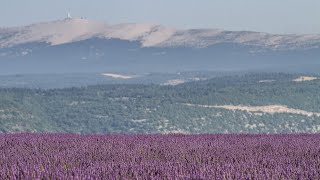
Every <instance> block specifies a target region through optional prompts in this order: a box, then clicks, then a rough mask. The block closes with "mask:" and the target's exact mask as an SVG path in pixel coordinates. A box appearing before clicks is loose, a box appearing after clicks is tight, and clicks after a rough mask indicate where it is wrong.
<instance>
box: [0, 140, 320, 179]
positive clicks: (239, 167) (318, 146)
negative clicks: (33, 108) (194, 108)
mask: <svg viewBox="0 0 320 180" xmlns="http://www.w3.org/2000/svg"><path fill="white" fill-rule="evenodd" d="M0 150H1V158H0V179H27V180H28V179H319V178H320V135H86V136H82V135H68V134H51V135H50V134H3V135H0Z"/></svg>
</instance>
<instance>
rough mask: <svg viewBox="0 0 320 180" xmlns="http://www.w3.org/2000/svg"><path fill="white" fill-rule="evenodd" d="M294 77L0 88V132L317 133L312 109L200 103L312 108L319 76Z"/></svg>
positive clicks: (317, 100) (317, 108) (318, 122)
mask: <svg viewBox="0 0 320 180" xmlns="http://www.w3.org/2000/svg"><path fill="white" fill-rule="evenodd" d="M299 76H300V75H294V74H279V73H273V74H246V75H237V76H236V75H235V76H224V77H216V78H213V79H210V80H205V81H197V82H189V83H184V84H180V85H177V86H161V85H155V84H153V85H139V84H135V85H133V84H127V85H119V84H118V85H116V84H113V85H95V86H88V87H82V88H67V89H49V90H42V89H22V88H2V89H0V131H1V132H25V131H27V132H67V133H83V134H85V133H128V134H130V133H175V132H180V133H288V132H305V133H316V132H320V116H316V115H304V114H301V113H300V114H299V113H265V112H249V111H243V110H229V109H224V108H210V107H209V106H204V105H210V106H224V105H234V106H240V105H241V106H268V105H281V106H287V107H288V108H291V109H296V110H301V111H306V112H317V113H320V93H319V90H320V80H319V79H317V80H312V81H301V82H296V81H293V79H296V78H298V77H299ZM188 104H193V105H194V106H190V105H188ZM197 105H199V106H197ZM200 105H202V106H200Z"/></svg>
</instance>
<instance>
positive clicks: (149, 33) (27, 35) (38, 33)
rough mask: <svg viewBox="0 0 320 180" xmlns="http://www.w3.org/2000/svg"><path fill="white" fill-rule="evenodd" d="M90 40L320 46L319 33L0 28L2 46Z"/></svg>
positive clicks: (66, 25)
mask: <svg viewBox="0 0 320 180" xmlns="http://www.w3.org/2000/svg"><path fill="white" fill-rule="evenodd" d="M90 38H105V39H120V40H127V41H138V42H140V43H141V46H142V47H192V48H206V47H208V46H212V45H216V44H220V43H238V44H244V45H252V46H257V47H259V48H267V49H272V50H283V49H284V50H290V49H293V50H295V49H314V48H319V47H320V35H317V34H301V35H298V34H283V35H281V34H270V33H264V32H254V31H227V30H223V29H187V30H183V29H175V28H171V27H166V26H162V25H158V24H148V23H123V24H115V25H111V24H108V23H104V22H98V21H92V20H87V19H82V18H66V19H63V20H56V21H49V22H42V23H34V24H31V25H27V26H21V27H10V28H0V47H1V48H6V47H12V46H16V45H19V44H24V43H33V42H46V43H49V44H50V45H61V44H66V43H71V42H77V41H81V40H86V39H90Z"/></svg>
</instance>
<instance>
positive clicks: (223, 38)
mask: <svg viewBox="0 0 320 180" xmlns="http://www.w3.org/2000/svg"><path fill="white" fill-rule="evenodd" d="M0 47H1V48H0V74H31V73H32V74H39V73H45V74H48V73H49V74H50V73H84V72H94V73H102V72H110V73H121V72H124V73H126V72H130V73H131V72H133V73H150V72H161V73H167V72H178V71H179V72H181V71H203V70H207V71H208V70H209V71H262V70H263V71H267V72H270V71H277V72H319V70H320V62H319V59H318V57H319V56H320V35H273V34H267V33H259V32H243V31H239V32H233V31H224V30H219V29H193V30H177V29H174V28H168V27H164V26H161V25H152V24H135V23H129V24H118V25H109V24H107V23H100V22H95V21H89V20H86V19H79V18H73V19H71V18H69V19H64V20H58V21H53V22H46V23H39V24H33V25H29V26H25V27H13V28H2V29H0Z"/></svg>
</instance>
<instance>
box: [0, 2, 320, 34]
mask: <svg viewBox="0 0 320 180" xmlns="http://www.w3.org/2000/svg"><path fill="white" fill-rule="evenodd" d="M0 2H1V6H0V26H1V27H8V26H20V25H26V24H30V23H36V22H42V21H49V20H56V19H62V18H64V17H66V16H67V12H66V11H70V12H71V15H73V16H77V17H85V18H88V19H93V20H99V21H104V22H108V23H113V24H114V23H125V22H138V23H156V24H163V25H166V26H171V27H176V28H183V29H187V28H223V29H227V30H251V31H259V32H269V33H281V34H282V33H299V34H309V33H313V34H320V21H319V18H320V11H319V9H320V1H319V0H303V1H302V0H281V1H279V0H268V1H257V0H242V1H239V0H200V1H196V0H173V1H172V0H134V1H131V0H107V1H102V0H91V1H87V0H68V1H66V0H55V1H52V0H28V1H21V0H0Z"/></svg>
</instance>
